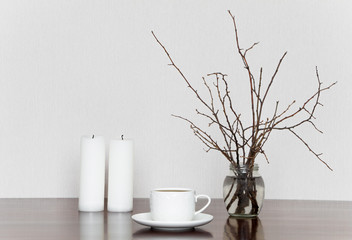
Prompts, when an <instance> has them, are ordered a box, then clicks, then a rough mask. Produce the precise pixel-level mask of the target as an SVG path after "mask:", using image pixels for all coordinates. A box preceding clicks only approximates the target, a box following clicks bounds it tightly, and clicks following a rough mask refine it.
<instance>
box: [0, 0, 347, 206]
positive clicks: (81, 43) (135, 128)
mask: <svg viewBox="0 0 352 240" xmlns="http://www.w3.org/2000/svg"><path fill="white" fill-rule="evenodd" d="M351 7H352V3H351V1H347V0H345V1H328V0H323V1H322V0H313V1H303V0H301V1H288V0H284V1H282V0H281V1H276V0H270V1H260V0H251V1H238V0H237V1H225V0H222V1H210V0H208V1H204V0H195V1H186V0H182V1H162V0H158V1H156V0H151V1H141V0H138V1H118V0H114V1H112V0H111V1H98V0H97V1H92V0H90V1H86V0H74V1H69V0H65V1H63V0H52V1H46V0H33V1H25V0H23V1H19V0H3V1H1V2H0V116H1V117H0V128H1V131H0V133H1V134H0V197H77V196H78V188H79V186H78V179H79V145H80V137H81V135H85V134H93V133H94V134H99V135H103V136H105V137H106V140H107V141H109V139H111V138H113V137H119V136H120V135H121V134H124V135H125V137H128V138H132V139H134V141H135V176H136V178H135V196H136V197H147V196H148V192H149V190H150V189H152V188H155V187H161V186H187V187H192V188H195V189H197V191H198V192H203V193H207V194H210V195H211V196H212V197H221V194H222V181H223V179H224V176H225V174H226V173H227V167H228V166H227V165H228V164H227V162H226V161H225V159H224V158H223V157H222V156H221V155H220V154H218V153H205V152H204V151H203V145H202V144H201V143H200V142H199V141H198V139H196V138H195V137H194V136H193V134H192V132H191V130H190V129H189V127H188V125H187V124H186V123H184V122H183V121H181V120H178V119H175V118H173V117H171V114H172V113H175V114H181V115H184V116H186V117H189V118H191V119H193V118H194V116H195V115H194V109H195V108H196V107H198V106H199V105H197V104H198V103H197V101H196V100H195V99H194V97H193V95H192V93H191V92H190V91H189V89H187V88H186V86H185V84H184V82H183V81H182V79H181V78H180V77H179V76H178V75H177V73H176V71H175V70H174V69H172V68H171V67H169V66H167V64H168V63H169V62H168V59H167V58H166V56H165V54H164V53H163V52H162V49H161V48H160V47H159V46H158V45H157V44H156V42H155V40H154V39H153V37H152V35H151V33H150V31H151V30H154V32H155V33H156V34H157V35H158V37H159V38H160V40H162V42H163V43H164V44H165V45H166V46H167V48H168V49H169V51H170V53H171V54H172V56H173V57H174V59H175V61H176V62H177V63H178V64H179V66H180V67H181V68H182V70H183V71H184V73H185V74H186V75H187V76H188V77H189V78H190V79H191V81H192V83H193V84H194V85H195V86H196V87H201V86H202V85H201V77H202V76H204V75H206V74H207V73H210V72H214V71H222V72H224V73H227V74H229V79H230V78H231V79H232V80H231V81H233V82H234V85H233V86H235V87H236V88H234V89H233V91H232V92H233V93H234V94H235V95H236V96H235V97H236V98H237V99H239V101H237V102H236V104H237V106H239V108H240V109H244V110H246V111H249V107H248V106H246V105H245V104H246V103H247V100H248V94H247V93H248V92H246V91H245V89H244V90H243V88H242V87H245V86H246V84H247V79H246V78H245V75H244V73H245V72H244V69H243V67H242V65H241V61H240V59H239V57H238V56H237V55H235V53H234V48H233V43H234V42H233V40H234V39H233V27H232V22H231V19H230V17H229V15H228V13H227V10H228V9H230V10H232V12H233V13H234V14H235V15H236V17H237V20H238V28H239V34H240V40H241V43H242V45H243V47H248V46H250V45H251V44H252V43H253V42H256V41H260V45H259V46H258V47H257V48H256V49H255V50H253V51H252V52H251V53H250V55H249V56H250V57H249V60H250V61H251V64H252V66H253V70H255V71H256V72H258V70H259V67H260V66H263V67H264V76H265V77H266V79H268V78H269V77H270V76H271V74H272V73H273V71H274V68H275V66H276V64H277V61H278V60H279V58H280V57H281V55H282V54H283V53H284V52H285V51H286V50H287V51H288V56H287V58H286V59H285V61H284V63H283V65H282V68H281V70H280V72H279V74H278V77H277V82H276V83H275V85H274V87H273V92H272V99H271V100H272V101H273V102H274V101H275V100H276V99H279V100H280V101H281V102H282V103H283V104H284V103H285V102H289V101H291V100H293V99H296V100H297V101H298V102H300V103H302V101H304V100H305V99H306V98H307V97H308V96H309V95H310V94H311V93H312V92H313V91H314V90H315V87H316V77H315V72H314V71H315V66H316V65H317V66H318V67H319V70H320V77H321V80H322V81H323V82H324V83H326V84H328V83H331V82H333V81H336V80H338V81H339V83H338V85H337V86H336V87H335V88H334V89H332V90H331V91H329V92H327V93H326V94H324V95H323V96H322V103H323V104H324V107H323V108H320V109H319V112H318V114H317V117H318V118H319V119H318V120H317V124H318V125H319V127H320V128H321V129H323V130H324V134H323V135H320V134H317V133H316V132H315V131H313V130H311V129H310V128H304V132H303V131H301V132H300V133H301V134H302V136H304V137H305V139H306V140H307V141H309V142H310V143H311V146H312V147H313V148H314V149H317V151H321V152H323V153H324V155H323V158H324V159H325V160H326V161H327V162H328V163H329V164H330V165H331V167H332V168H333V169H334V171H333V172H331V171H329V170H328V169H327V168H326V167H325V166H324V165H323V164H321V163H320V162H319V161H318V160H317V159H315V157H314V156H313V155H312V154H311V153H310V152H308V151H307V150H306V149H305V146H304V145H303V144H301V143H300V142H299V141H297V139H295V138H294V137H293V136H291V135H290V134H288V133H282V132H279V133H276V134H273V135H272V139H271V141H269V142H268V144H267V147H266V152H267V154H268V156H269V157H270V164H267V163H266V162H265V160H264V159H262V158H258V163H259V164H260V171H261V173H262V175H263V177H264V178H265V183H266V197H267V198H280V199H329V200H352V191H351V190H350V189H351V188H350V183H351V182H352V161H351V150H350V149H351V143H352V139H351V137H350V134H351V132H352V127H351V117H352V108H351V103H352V102H351V97H350V89H352V81H351V77H352V68H351V62H352V54H351V42H352V28H351V20H352V17H351V14H350V10H351ZM244 99H246V100H244Z"/></svg>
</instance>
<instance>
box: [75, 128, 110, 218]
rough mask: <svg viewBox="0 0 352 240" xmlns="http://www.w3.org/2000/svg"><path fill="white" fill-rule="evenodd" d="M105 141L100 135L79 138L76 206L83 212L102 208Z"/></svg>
mask: <svg viewBox="0 0 352 240" xmlns="http://www.w3.org/2000/svg"><path fill="white" fill-rule="evenodd" d="M104 188H105V141H104V138H103V137H101V136H94V135H93V136H89V137H88V136H83V137H82V138H81V176H80V191H79V203H78V208H79V210H80V211H85V212H98V211H103V210H104Z"/></svg>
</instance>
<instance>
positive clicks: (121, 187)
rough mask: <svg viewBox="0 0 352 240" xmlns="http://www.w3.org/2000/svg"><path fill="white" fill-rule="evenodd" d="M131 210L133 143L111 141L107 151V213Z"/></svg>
mask: <svg viewBox="0 0 352 240" xmlns="http://www.w3.org/2000/svg"><path fill="white" fill-rule="evenodd" d="M132 209H133V141H132V140H114V139H113V140H111V141H110V150H109V187H108V211H111V212H129V211H132Z"/></svg>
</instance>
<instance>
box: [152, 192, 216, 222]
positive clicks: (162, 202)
mask: <svg viewBox="0 0 352 240" xmlns="http://www.w3.org/2000/svg"><path fill="white" fill-rule="evenodd" d="M198 198H207V199H208V202H207V204H206V205H205V206H204V207H203V208H201V209H200V210H198V211H195V203H196V202H197V200H198ZM210 202H211V199H210V197H209V196H207V195H196V194H195V191H194V190H192V189H189V188H159V189H154V190H152V191H151V193H150V213H151V218H152V220H154V221H168V222H170V221H175V222H176V221H190V220H192V219H193V217H194V216H195V215H197V214H198V213H200V212H202V211H204V210H205V209H206V208H207V207H208V206H209V204H210Z"/></svg>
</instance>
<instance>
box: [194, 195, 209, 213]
mask: <svg viewBox="0 0 352 240" xmlns="http://www.w3.org/2000/svg"><path fill="white" fill-rule="evenodd" d="M198 198H206V199H208V202H207V204H205V206H204V207H203V208H201V209H200V210H198V211H197V212H195V213H194V215H197V214H198V213H201V212H203V211H204V210H205V209H206V208H207V207H208V206H209V204H210V203H211V198H210V197H209V196H208V195H204V194H200V195H196V202H197V200H198Z"/></svg>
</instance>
